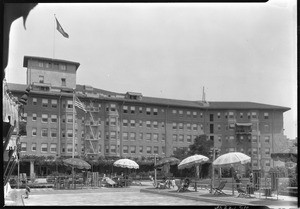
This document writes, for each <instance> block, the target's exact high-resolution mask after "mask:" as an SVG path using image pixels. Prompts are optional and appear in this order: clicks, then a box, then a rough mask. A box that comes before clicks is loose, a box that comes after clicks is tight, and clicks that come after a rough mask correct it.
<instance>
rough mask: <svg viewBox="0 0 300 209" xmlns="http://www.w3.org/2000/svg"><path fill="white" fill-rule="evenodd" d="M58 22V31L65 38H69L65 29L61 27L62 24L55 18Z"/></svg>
mask: <svg viewBox="0 0 300 209" xmlns="http://www.w3.org/2000/svg"><path fill="white" fill-rule="evenodd" d="M55 20H56V29H57V30H58V31H59V32H60V33H61V34H62V35H63V36H64V37H65V38H69V35H68V34H67V33H66V32H65V31H64V29H63V28H62V27H61V25H60V23H59V22H58V20H57V18H56V17H55Z"/></svg>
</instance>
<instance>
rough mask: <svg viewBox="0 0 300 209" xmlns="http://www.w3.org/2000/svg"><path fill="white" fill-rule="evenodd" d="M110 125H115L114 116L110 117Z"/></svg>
mask: <svg viewBox="0 0 300 209" xmlns="http://www.w3.org/2000/svg"><path fill="white" fill-rule="evenodd" d="M110 125H111V126H116V125H117V119H116V118H110Z"/></svg>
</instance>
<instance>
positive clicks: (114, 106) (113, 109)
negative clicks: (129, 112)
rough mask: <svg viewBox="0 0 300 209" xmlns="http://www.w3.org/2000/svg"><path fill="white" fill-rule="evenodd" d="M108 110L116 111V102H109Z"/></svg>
mask: <svg viewBox="0 0 300 209" xmlns="http://www.w3.org/2000/svg"><path fill="white" fill-rule="evenodd" d="M110 111H112V112H115V111H116V104H110Z"/></svg>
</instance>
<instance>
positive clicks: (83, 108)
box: [75, 96, 87, 113]
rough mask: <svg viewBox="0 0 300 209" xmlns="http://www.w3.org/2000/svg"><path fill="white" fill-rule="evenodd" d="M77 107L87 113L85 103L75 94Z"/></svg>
mask: <svg viewBox="0 0 300 209" xmlns="http://www.w3.org/2000/svg"><path fill="white" fill-rule="evenodd" d="M75 107H78V108H79V109H82V110H83V111H84V112H85V113H86V112H87V110H86V108H85V105H84V104H83V103H82V102H81V101H80V100H79V99H78V97H77V96H75Z"/></svg>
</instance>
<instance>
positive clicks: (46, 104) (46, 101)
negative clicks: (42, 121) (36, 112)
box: [42, 99, 48, 107]
mask: <svg viewBox="0 0 300 209" xmlns="http://www.w3.org/2000/svg"><path fill="white" fill-rule="evenodd" d="M42 107H48V99H42Z"/></svg>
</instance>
